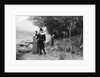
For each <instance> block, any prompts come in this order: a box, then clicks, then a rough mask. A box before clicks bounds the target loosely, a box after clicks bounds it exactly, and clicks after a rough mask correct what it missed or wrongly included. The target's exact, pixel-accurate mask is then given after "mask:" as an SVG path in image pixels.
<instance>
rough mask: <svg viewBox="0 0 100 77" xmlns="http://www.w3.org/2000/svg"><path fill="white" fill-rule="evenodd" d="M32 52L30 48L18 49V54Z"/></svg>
mask: <svg viewBox="0 0 100 77" xmlns="http://www.w3.org/2000/svg"><path fill="white" fill-rule="evenodd" d="M30 51H31V49H30V48H26V47H20V48H18V52H22V53H25V52H30Z"/></svg>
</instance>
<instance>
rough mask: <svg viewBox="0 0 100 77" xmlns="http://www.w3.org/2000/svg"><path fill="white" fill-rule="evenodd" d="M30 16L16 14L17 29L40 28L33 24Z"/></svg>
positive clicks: (30, 29) (32, 29)
mask: <svg viewBox="0 0 100 77" xmlns="http://www.w3.org/2000/svg"><path fill="white" fill-rule="evenodd" d="M27 18H28V16H16V17H15V22H16V30H17V31H18V30H21V31H36V30H39V28H38V27H37V26H35V25H33V24H32V22H31V21H28V20H27Z"/></svg>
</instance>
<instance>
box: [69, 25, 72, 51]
mask: <svg viewBox="0 0 100 77" xmlns="http://www.w3.org/2000/svg"><path fill="white" fill-rule="evenodd" d="M69 40H70V46H71V47H70V49H71V50H72V42H71V27H70V28H69Z"/></svg>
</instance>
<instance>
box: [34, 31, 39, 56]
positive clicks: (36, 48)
mask: <svg viewBox="0 0 100 77" xmlns="http://www.w3.org/2000/svg"><path fill="white" fill-rule="evenodd" d="M37 37H38V36H37V31H36V33H35V35H34V36H33V54H37V53H39V51H38V50H39V49H38V39H37Z"/></svg>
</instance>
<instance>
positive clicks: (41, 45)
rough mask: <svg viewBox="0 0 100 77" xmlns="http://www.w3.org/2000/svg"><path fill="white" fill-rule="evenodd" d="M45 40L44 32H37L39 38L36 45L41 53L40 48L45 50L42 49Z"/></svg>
mask: <svg viewBox="0 0 100 77" xmlns="http://www.w3.org/2000/svg"><path fill="white" fill-rule="evenodd" d="M45 40H46V37H45V34H42V35H41V34H39V40H38V46H39V50H40V54H41V53H42V50H43V51H44V53H46V52H45V50H44V41H45Z"/></svg>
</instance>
